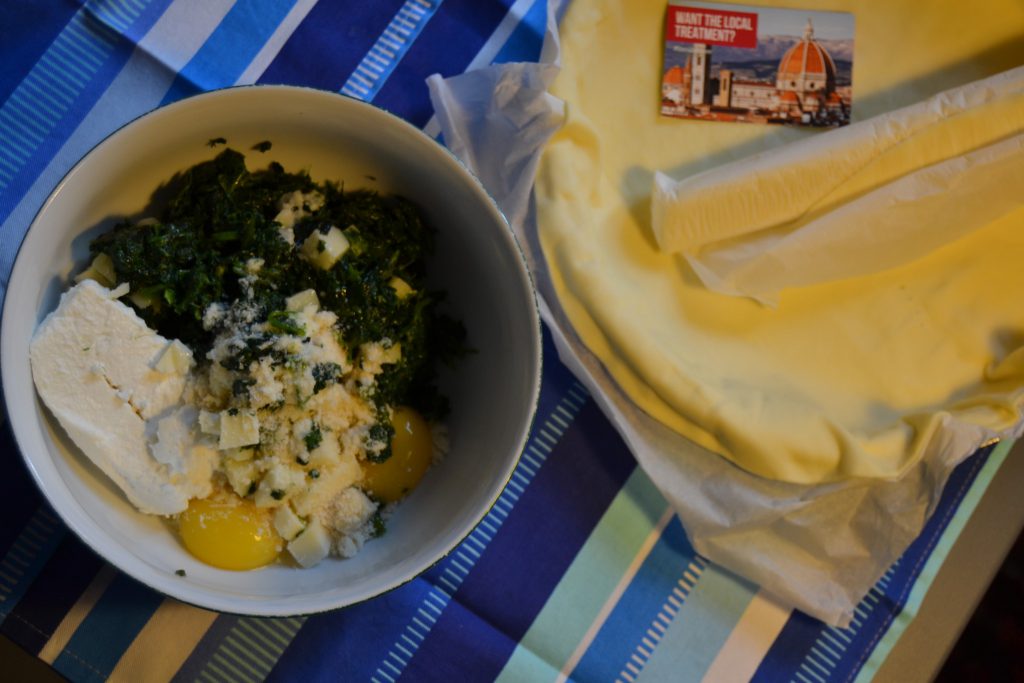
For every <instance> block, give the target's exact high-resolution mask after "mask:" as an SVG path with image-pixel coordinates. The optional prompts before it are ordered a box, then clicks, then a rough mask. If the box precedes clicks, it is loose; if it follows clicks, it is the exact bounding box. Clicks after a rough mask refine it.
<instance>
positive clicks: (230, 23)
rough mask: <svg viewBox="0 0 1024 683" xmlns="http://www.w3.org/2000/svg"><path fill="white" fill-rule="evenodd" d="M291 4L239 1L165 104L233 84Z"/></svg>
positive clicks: (267, 0)
mask: <svg viewBox="0 0 1024 683" xmlns="http://www.w3.org/2000/svg"><path fill="white" fill-rule="evenodd" d="M294 5H295V0H239V2H237V3H236V4H235V5H234V6H233V7H232V8H231V10H230V11H228V13H227V14H226V15H224V19H223V20H222V21H221V22H220V24H219V25H218V26H217V28H216V29H214V31H213V33H212V34H211V35H210V37H209V38H208V39H207V41H206V43H205V44H204V45H203V47H202V48H200V49H199V51H198V52H196V54H195V55H194V56H193V57H192V59H191V60H189V62H188V64H186V65H185V68H183V69H182V70H181V72H180V73H179V74H178V77H177V78H176V79H175V81H174V85H172V86H171V89H170V91H169V92H168V93H167V95H166V96H165V97H164V103H168V102H173V101H175V100H179V99H181V98H182V97H185V96H187V95H190V94H193V93H195V92H198V91H202V90H213V89H216V88H223V87H226V86H229V85H234V84H235V83H236V82H237V81H238V79H239V77H240V76H241V75H242V73H243V72H244V71H245V69H246V68H247V67H248V66H249V64H250V63H251V62H252V60H253V59H254V58H255V57H256V55H257V54H258V53H259V51H260V50H262V49H263V46H264V44H265V43H266V42H267V40H269V39H270V36H272V35H273V34H274V31H276V30H277V27H278V26H279V25H280V24H281V22H282V21H283V20H284V18H285V17H286V16H287V15H288V13H289V12H290V11H291V10H292V7H294Z"/></svg>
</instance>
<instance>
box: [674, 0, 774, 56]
mask: <svg viewBox="0 0 1024 683" xmlns="http://www.w3.org/2000/svg"><path fill="white" fill-rule="evenodd" d="M665 39H666V40H671V41H673V42H677V43H704V44H705V45H725V46H727V47H750V48H753V47H757V14H755V13H752V12H729V11H726V10H718V9H704V8H701V7H680V6H678V5H671V6H669V8H668V17H667V21H666V22H665Z"/></svg>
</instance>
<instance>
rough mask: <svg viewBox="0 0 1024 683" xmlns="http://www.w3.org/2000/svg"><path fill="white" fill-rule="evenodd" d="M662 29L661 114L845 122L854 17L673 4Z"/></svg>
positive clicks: (819, 123) (751, 120)
mask: <svg viewBox="0 0 1024 683" xmlns="http://www.w3.org/2000/svg"><path fill="white" fill-rule="evenodd" d="M691 5H692V6H691ZM711 8H713V9H711ZM720 8H727V10H723V9H720ZM801 24H802V26H801ZM819 25H820V26H823V28H824V31H822V32H821V33H824V34H825V35H819V32H818V31H817V30H816V28H817V26H819ZM666 29H667V30H666V42H665V60H664V69H663V73H662V82H661V113H662V114H664V115H667V116H676V117H683V118H697V119H704V120H713V121H738V122H749V123H782V124H795V125H804V126H818V127H834V126H843V125H846V124H848V123H849V122H850V110H851V106H852V99H853V92H852V77H851V74H852V69H853V17H852V15H849V14H840V13H835V12H808V11H800V10H779V9H766V8H754V7H742V6H737V5H711V4H705V3H687V4H686V5H685V6H684V5H681V4H680V5H677V4H676V3H672V4H671V5H670V6H669V14H668V17H667V21H666ZM733 29H735V30H733Z"/></svg>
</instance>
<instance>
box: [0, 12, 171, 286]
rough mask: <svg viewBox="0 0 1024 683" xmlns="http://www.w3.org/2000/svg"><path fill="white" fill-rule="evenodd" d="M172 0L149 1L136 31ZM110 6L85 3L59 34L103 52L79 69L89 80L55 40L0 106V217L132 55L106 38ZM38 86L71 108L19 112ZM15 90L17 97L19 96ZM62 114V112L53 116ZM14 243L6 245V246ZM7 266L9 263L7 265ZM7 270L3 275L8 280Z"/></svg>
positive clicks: (62, 38) (122, 44)
mask: <svg viewBox="0 0 1024 683" xmlns="http://www.w3.org/2000/svg"><path fill="white" fill-rule="evenodd" d="M169 2H170V0H149V1H148V3H147V4H146V5H145V6H144V8H143V11H138V10H133V12H135V14H134V15H133V16H134V17H135V19H134V23H133V24H132V30H133V31H139V32H144V31H146V30H148V28H149V27H150V26H152V24H153V23H154V22H155V21H156V19H157V18H158V17H159V15H160V14H161V13H162V12H163V10H164V8H165V7H166V6H167V4H168V3H169ZM109 11H110V10H109V7H107V6H102V5H101V6H98V7H97V6H96V5H92V4H90V5H87V6H86V7H85V8H83V9H82V10H80V11H79V12H78V13H77V14H76V15H75V16H74V17H73V18H72V20H71V21H70V22H69V23H68V25H67V26H66V27H65V29H64V30H63V31H62V32H61V34H60V35H59V36H58V37H57V39H56V41H55V42H59V43H61V44H71V43H73V42H74V41H75V40H80V39H82V38H83V37H84V39H85V40H86V41H88V42H89V44H91V45H92V46H93V47H94V48H95V49H96V50H97V52H98V53H99V54H101V55H103V57H102V61H101V63H100V65H99V66H98V67H92V66H90V65H88V64H87V63H85V62H84V61H83V62H81V63H80V64H79V67H80V71H81V72H82V73H87V74H88V75H89V77H88V79H84V80H83V77H82V76H74V75H72V73H71V72H69V71H67V70H66V69H62V68H61V67H60V63H61V58H60V56H59V54H58V52H59V49H55V48H54V47H53V46H52V45H51V47H50V49H49V50H47V52H46V53H45V54H44V55H43V56H42V57H41V58H40V60H39V61H38V62H37V63H36V65H35V67H34V68H33V69H32V71H30V72H29V73H28V75H27V76H25V78H24V79H23V80H22V82H21V83H20V84H19V85H18V86H17V87H16V88H15V90H14V92H13V93H12V97H11V98H9V99H8V100H7V102H6V103H4V105H3V106H2V107H0V129H2V130H3V131H4V133H3V134H4V138H5V142H6V143H7V144H5V145H4V146H2V147H0V161H2V162H3V163H0V167H3V168H4V169H6V170H7V173H4V174H2V177H0V222H3V221H5V220H6V219H7V217H8V215H10V213H11V211H13V210H14V208H15V206H17V204H18V202H19V201H20V200H21V199H22V198H23V197H24V196H25V194H26V193H27V191H28V189H29V188H30V187H31V186H32V183H33V182H34V181H35V179H36V177H37V176H38V174H39V172H40V171H41V170H42V169H43V168H45V166H46V165H47V164H48V163H49V161H50V160H51V159H52V158H53V156H54V154H56V152H57V151H58V150H59V149H60V148H61V146H62V145H63V144H64V142H65V140H67V138H68V137H69V136H70V135H71V133H72V131H74V129H75V127H76V126H77V124H78V122H79V121H81V120H82V119H83V118H84V117H85V116H86V114H87V113H88V112H89V110H90V109H92V107H93V105H94V104H95V103H96V100H97V99H98V98H99V97H100V96H101V95H102V94H103V92H104V91H105V90H106V89H107V87H108V86H109V85H110V83H111V81H113V79H114V78H115V76H116V75H117V73H118V72H119V71H120V70H121V68H122V67H123V66H124V64H125V63H126V62H127V60H128V58H129V57H130V55H131V54H132V51H133V48H132V44H131V43H129V42H125V41H121V40H119V41H117V43H116V44H114V43H112V42H111V40H110V39H109V38H108V37H106V36H107V35H108V34H110V29H109V28H107V27H106V26H105V25H102V24H101V23H99V20H98V19H97V17H105V16H106V15H107V13H109ZM40 91H42V92H43V93H46V94H47V95H48V99H47V103H48V104H50V105H52V104H53V102H54V101H59V100H66V101H67V103H68V107H67V110H66V111H65V112H63V115H59V114H60V111H59V108H57V109H53V108H52V107H51V109H50V110H49V111H48V110H47V108H46V107H43V106H42V105H40V106H39V107H38V109H39V112H33V113H32V114H31V115H25V114H24V113H22V114H20V115H19V113H18V111H19V108H21V109H22V110H23V109H24V108H25V107H29V108H32V107H33V106H34V105H33V103H34V102H36V101H37V100H38V98H39V97H41V96H40V95H39V94H37V93H39V92H40ZM15 94H17V97H15ZM54 114H58V116H54ZM9 248H13V245H5V250H6V249H9ZM5 265H6V264H5ZM7 275H8V270H7V269H6V268H5V269H4V271H3V277H4V279H5V280H6V278H7Z"/></svg>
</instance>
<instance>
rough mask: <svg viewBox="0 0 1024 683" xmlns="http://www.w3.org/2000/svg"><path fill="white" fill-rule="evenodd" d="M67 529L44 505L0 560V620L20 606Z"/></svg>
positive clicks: (37, 509)
mask: <svg viewBox="0 0 1024 683" xmlns="http://www.w3.org/2000/svg"><path fill="white" fill-rule="evenodd" d="M65 534H67V528H66V527H65V526H64V525H63V524H61V522H60V520H59V519H57V516H56V515H55V514H54V513H53V511H51V510H50V507H49V506H48V505H40V506H39V507H37V508H36V509H35V512H34V513H33V514H32V516H31V517H30V518H29V519H28V522H27V523H26V524H25V525H24V526H23V527H21V528H20V533H19V534H18V537H17V538H16V539H14V542H13V543H11V545H10V547H9V548H8V549H7V552H6V553H5V554H4V556H3V557H2V558H0V621H2V620H5V619H6V618H7V616H8V615H9V614H10V612H11V611H12V610H13V609H14V608H15V606H17V604H18V602H19V601H20V600H21V598H22V596H23V595H24V594H25V592H26V591H27V590H28V589H29V586H31V585H32V582H33V581H34V580H35V578H36V577H37V576H38V575H39V572H40V571H42V569H43V567H44V566H46V563H47V561H49V559H50V557H51V556H52V555H53V552H54V550H56V548H57V546H58V545H59V544H60V542H61V539H62V538H64V536H65Z"/></svg>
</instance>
